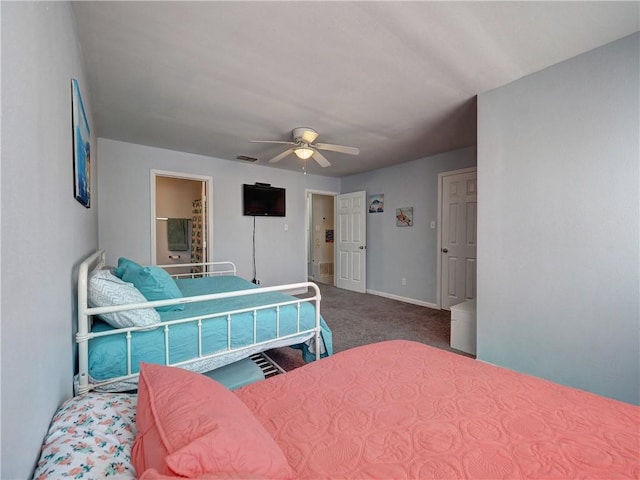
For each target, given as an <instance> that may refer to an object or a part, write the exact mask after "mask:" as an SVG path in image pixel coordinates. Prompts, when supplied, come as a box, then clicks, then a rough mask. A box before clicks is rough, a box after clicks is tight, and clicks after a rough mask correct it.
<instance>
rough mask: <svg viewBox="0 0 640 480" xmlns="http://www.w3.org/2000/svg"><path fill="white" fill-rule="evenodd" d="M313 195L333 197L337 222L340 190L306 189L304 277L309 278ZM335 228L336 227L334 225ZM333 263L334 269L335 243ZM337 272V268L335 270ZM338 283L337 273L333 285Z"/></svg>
mask: <svg viewBox="0 0 640 480" xmlns="http://www.w3.org/2000/svg"><path fill="white" fill-rule="evenodd" d="M312 195H324V196H326V197H333V218H334V222H335V218H336V197H337V196H338V195H340V192H335V191H328V190H316V189H313V188H305V190H304V205H305V206H304V210H305V211H304V223H305V229H304V244H305V251H306V255H305V257H304V259H305V265H304V278H306V279H308V278H309V259H310V258H311V245H310V243H311V228H312V225H311V213H312V207H313V205H312V202H311V196H312ZM334 228H335V227H334ZM333 265H334V269H335V265H336V247H335V245H334V247H333ZM334 272H335V270H334ZM335 285H336V277H335V274H334V276H333V286H335Z"/></svg>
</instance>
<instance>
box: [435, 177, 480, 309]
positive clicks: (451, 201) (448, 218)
mask: <svg viewBox="0 0 640 480" xmlns="http://www.w3.org/2000/svg"><path fill="white" fill-rule="evenodd" d="M441 193H442V198H441V209H442V224H441V229H440V232H441V243H440V246H441V253H440V254H441V265H442V268H441V272H442V276H441V280H440V294H441V298H440V306H441V308H443V309H445V310H449V308H450V307H451V306H452V305H455V304H457V303H461V302H464V301H465V300H470V299H472V298H475V296H476V247H477V245H476V221H477V218H476V217H477V206H478V198H477V197H478V192H477V172H476V171H475V170H473V171H467V172H464V173H458V174H452V175H445V176H443V177H442V189H441Z"/></svg>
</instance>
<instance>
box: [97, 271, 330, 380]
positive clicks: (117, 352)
mask: <svg viewBox="0 0 640 480" xmlns="http://www.w3.org/2000/svg"><path fill="white" fill-rule="evenodd" d="M176 283H177V284H178V287H179V288H180V290H181V291H182V293H183V295H184V296H185V297H190V296H196V295H206V294H211V293H223V292H232V291H236V290H243V289H247V288H257V287H256V285H254V284H253V283H251V282H248V281H247V280H244V279H242V278H240V277H235V276H222V277H208V278H196V279H180V280H177V281H176ZM294 298H295V297H292V296H290V295H286V294H283V293H278V292H272V293H261V294H256V295H248V296H242V297H234V298H226V299H218V300H210V301H206V302H195V303H187V304H185V309H184V310H183V311H173V312H160V317H161V319H162V322H167V321H170V320H177V319H181V318H189V317H194V316H201V315H207V314H211V313H221V312H227V311H232V310H239V309H243V308H247V307H254V306H257V305H268V304H272V303H277V302H282V301H286V300H291V299H294ZM297 311H298V308H297V306H296V305H288V306H285V307H280V335H281V336H282V335H288V334H293V333H295V332H296V328H297V318H298V313H297ZM231 323H232V327H231V347H232V348H238V347H243V346H246V345H251V344H253V343H254V340H253V313H252V312H248V313H240V314H234V315H233V316H232V319H231ZM314 325H315V306H314V304H313V303H310V302H303V303H302V304H301V308H300V329H301V330H306V329H309V328H313V326H314ZM321 327H322V341H323V343H324V347H325V350H326V353H325V354H323V356H326V355H331V354H332V352H333V346H332V337H331V330H330V329H329V327H328V326H327V324H326V323H325V321H324V319H322V318H321ZM111 329H112V327H110V326H109V325H108V324H106V323H104V322H102V321H99V320H96V321H94V327H93V331H94V332H99V331H105V330H111ZM275 336H276V312H275V309H274V308H271V309H267V310H260V311H258V316H257V338H256V341H257V342H262V341H266V340H270V339H273V338H274V337H275ZM197 338H198V326H197V322H190V323H185V324H181V325H174V326H171V328H170V329H169V361H170V363H176V362H183V361H187V360H191V359H194V358H197V357H198V340H197ZM131 345H132V351H133V356H132V361H131V368H132V373H137V372H138V365H139V363H140V362H147V363H160V364H164V362H165V339H164V328H163V327H162V325H161V326H159V327H158V328H155V329H153V330H146V331H139V332H132V337H131ZM295 348H299V349H300V350H301V351H302V355H303V358H304V360H305V361H312V360H314V359H315V355H314V354H312V353H311V352H310V351H309V348H308V346H307V345H306V344H300V345H296V346H295ZM224 350H227V318H226V316H223V317H217V318H213V319H209V320H203V322H202V351H203V354H204V355H206V354H211V353H216V352H219V351H224ZM126 352H127V344H126V337H125V334H119V335H111V336H108V337H98V338H93V339H91V340H89V375H90V376H91V377H92V378H93V379H94V380H106V379H109V378H114V377H119V376H123V375H126V374H127V360H126Z"/></svg>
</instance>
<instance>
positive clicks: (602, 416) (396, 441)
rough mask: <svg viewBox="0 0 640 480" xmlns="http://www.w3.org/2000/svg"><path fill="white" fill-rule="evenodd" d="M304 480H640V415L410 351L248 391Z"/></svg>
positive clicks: (417, 348)
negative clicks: (423, 479) (634, 479)
mask: <svg viewBox="0 0 640 480" xmlns="http://www.w3.org/2000/svg"><path fill="white" fill-rule="evenodd" d="M236 392H237V394H238V396H239V397H240V398H241V399H242V400H243V401H244V402H245V403H246V404H247V405H248V406H249V408H250V409H251V410H252V411H253V412H254V413H255V415H256V416H257V417H258V419H259V420H260V421H261V422H262V423H263V424H264V426H265V427H266V428H267V430H268V431H269V433H271V434H272V435H273V437H274V438H275V440H276V442H277V443H278V444H279V445H280V446H281V448H282V450H283V451H284V453H285V455H286V457H287V459H288V461H289V463H290V465H291V467H292V469H293V472H294V475H293V477H294V478H297V479H298V478H300V479H302V478H312V479H319V478H384V479H401V478H412V479H415V478H429V479H431V478H447V479H453V478H484V479H499V478H508V479H513V478H531V479H567V478H585V479H586V478H589V479H591V478H601V479H619V478H640V460H639V458H640V436H639V429H640V407H637V406H633V405H629V404H625V403H622V402H618V401H615V400H611V399H606V398H603V397H599V396H596V395H593V394H590V393H587V392H583V391H580V390H576V389H573V388H569V387H564V386H560V385H557V384H554V383H551V382H548V381H545V380H541V379H538V378H534V377H531V376H527V375H523V374H519V373H515V372H512V371H509V370H506V369H502V368H497V367H493V366H490V365H487V364H483V363H481V362H478V361H475V360H472V359H470V358H466V357H462V356H459V355H456V354H453V353H450V352H446V351H443V350H438V349H435V348H431V347H427V346H425V345H423V344H419V343H414V342H407V341H390V342H383V343H378V344H372V345H367V346H363V347H360V348H357V349H353V350H348V351H345V352H342V353H340V354H337V355H334V356H333V357H329V358H326V359H324V360H321V361H320V362H315V363H313V364H309V365H307V366H305V367H302V368H299V369H297V370H294V371H292V372H289V373H287V374H286V375H278V376H276V377H273V378H271V379H269V380H267V381H264V382H258V383H255V384H252V385H249V386H247V387H244V388H242V389H240V390H237V391H236Z"/></svg>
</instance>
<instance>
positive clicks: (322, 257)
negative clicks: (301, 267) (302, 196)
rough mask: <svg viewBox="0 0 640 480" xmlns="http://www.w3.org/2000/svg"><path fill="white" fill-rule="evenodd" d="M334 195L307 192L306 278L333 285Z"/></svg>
mask: <svg viewBox="0 0 640 480" xmlns="http://www.w3.org/2000/svg"><path fill="white" fill-rule="evenodd" d="M335 195H336V194H335V193H333V192H312V191H309V190H308V191H307V222H306V223H307V277H308V278H309V281H312V282H316V283H325V284H327V285H335V281H334V275H333V265H334V259H335V252H334V245H335V243H334V232H335V224H334V218H335V205H334V203H335Z"/></svg>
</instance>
